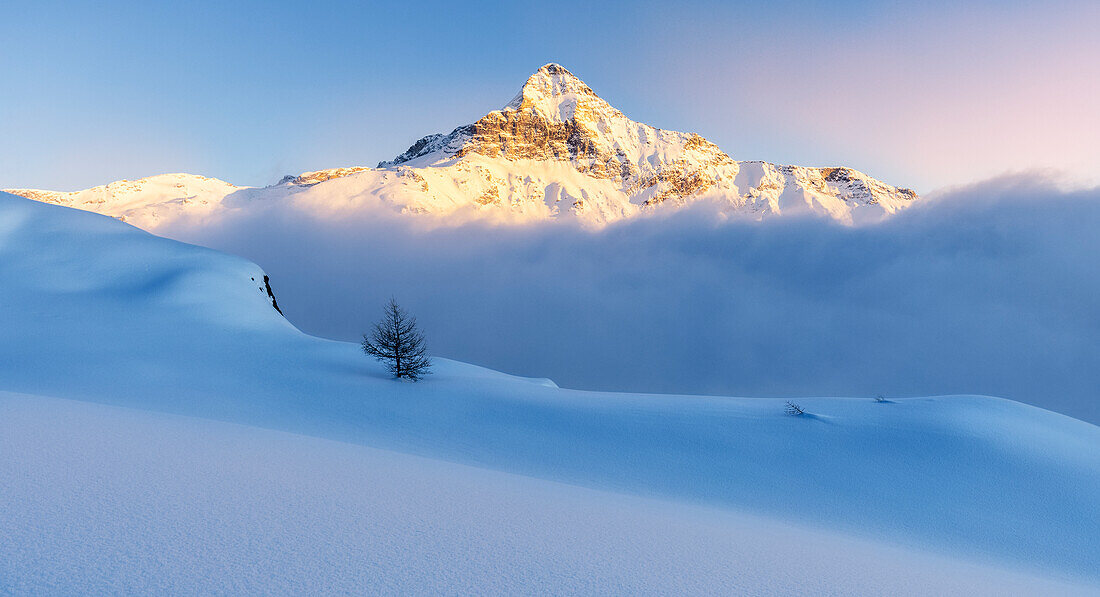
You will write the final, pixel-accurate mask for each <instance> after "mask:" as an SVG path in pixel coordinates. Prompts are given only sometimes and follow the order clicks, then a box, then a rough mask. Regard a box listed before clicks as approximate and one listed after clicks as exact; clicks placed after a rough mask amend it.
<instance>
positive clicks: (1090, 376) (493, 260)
mask: <svg viewBox="0 0 1100 597" xmlns="http://www.w3.org/2000/svg"><path fill="white" fill-rule="evenodd" d="M718 220H720V218H716V217H715V214H713V213H710V212H708V210H707V208H699V209H693V210H687V211H683V212H680V213H677V214H674V215H670V216H660V217H651V218H643V219H640V220H636V221H631V222H626V223H621V224H618V225H614V226H611V227H608V228H606V229H604V230H601V231H584V230H579V229H576V228H573V227H570V226H565V225H543V226H532V227H519V228H513V227H488V226H477V225H470V226H464V227H461V228H451V229H438V228H437V229H434V230H427V229H423V228H422V227H421V226H420V225H419V224H418V223H417V221H416V219H415V218H404V217H399V216H395V215H393V214H392V213H390V212H389V211H388V210H387V209H385V208H379V209H377V210H368V211H363V212H359V213H357V214H356V215H355V216H354V217H350V218H347V217H345V218H344V219H342V220H340V221H338V222H337V221H334V220H328V219H325V220H321V219H317V218H312V217H306V216H304V215H303V214H302V213H300V212H298V211H296V210H295V209H294V208H293V207H291V206H273V205H270V204H258V205H255V206H249V207H246V208H244V209H242V210H238V211H236V212H234V213H233V215H232V216H231V217H229V218H226V219H225V220H224V221H223V222H221V223H220V224H218V225H215V226H209V225H208V226H204V227H184V226H179V227H176V228H175V229H172V230H161V231H159V233H161V234H165V235H166V236H171V237H175V238H179V239H181V240H185V241H188V242H194V243H197V244H203V245H207V246H210V247H214V248H217V249H220V250H224V251H228V252H232V253H236V254H239V255H243V256H245V257H247V258H249V259H252V260H254V261H256V262H257V263H259V264H260V265H261V266H262V267H264V269H265V270H266V271H267V272H268V273H269V274H270V275H271V278H272V284H273V287H274V289H275V292H276V294H277V296H278V298H279V304H280V306H281V307H283V310H284V312H285V313H286V315H287V317H288V318H289V319H290V320H291V321H293V322H294V323H295V324H296V325H298V326H299V327H300V328H301V329H302V330H304V331H306V332H309V333H312V334H316V335H320V336H325V337H330V338H339V339H347V340H357V339H358V338H359V335H360V334H361V333H362V331H364V330H366V329H367V328H368V325H369V323H370V322H372V321H374V320H375V319H376V318H377V317H378V315H379V312H380V308H381V305H382V304H383V302H384V301H385V300H386V299H388V298H389V297H390V296H391V295H392V296H394V297H396V298H397V300H398V301H399V302H400V303H402V304H403V305H405V306H406V307H408V308H409V309H410V310H411V311H412V312H413V313H415V314H416V315H417V316H418V318H419V320H420V322H421V323H422V325H423V327H424V328H425V330H426V331H427V334H428V340H429V343H430V347H431V349H432V351H433V352H434V353H435V354H438V355H442V356H448V357H452V358H455V359H459V360H463V361H468V362H472V363H478V364H482V365H485V366H488V367H492V368H494V369H500V370H503V371H507V372H510V373H515V374H519V375H529V376H538V377H550V378H552V379H554V380H555V381H556V382H558V384H559V385H562V386H564V387H574V388H590V389H605V390H630V391H650V392H671V393H712V394H729V395H746V396H795V395H853V396H873V395H875V394H885V395H887V396H908V395H928V394H945V393H977V394H991V395H997V396H1002V397H1006V398H1012V399H1015V400H1020V401H1023V402H1027V403H1030V404H1034V405H1037V406H1041V407H1043V408H1048V409H1052V410H1055V411H1059V412H1062V413H1065V414H1068V415H1071V416H1074V417H1078V418H1081V419H1084V420H1087V421H1090V422H1093V423H1100V299H1098V297H1100V238H1098V235H1100V232H1098V231H1100V189H1092V190H1084V191H1063V190H1059V189H1058V188H1057V187H1056V186H1055V185H1054V184H1052V183H1050V182H1047V181H1045V180H1044V179H1042V178H1041V177H1036V176H1019V177H1006V178H1001V179H996V180H992V181H988V182H985V183H982V184H978V185H974V186H971V187H966V188H961V189H956V190H953V191H950V192H946V193H944V194H942V195H940V196H939V197H938V198H936V199H934V200H931V201H928V202H927V203H926V204H924V205H919V206H917V207H914V208H913V209H911V210H909V211H908V212H906V213H904V214H901V215H900V216H898V217H895V218H893V219H892V220H890V221H888V222H886V223H884V224H881V225H877V226H872V227H863V228H844V227H841V226H838V225H835V224H832V223H830V222H826V221H822V220H808V219H807V220H801V219H800V220H788V219H779V218H775V219H772V220H769V221H766V222H763V223H747V222H736V221H727V222H720V223H716V221H718Z"/></svg>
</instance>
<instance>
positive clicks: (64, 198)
mask: <svg viewBox="0 0 1100 597" xmlns="http://www.w3.org/2000/svg"><path fill="white" fill-rule="evenodd" d="M167 176H169V175H166V176H162V177H153V178H151V179H143V180H141V181H135V182H132V183H131V182H129V181H122V183H112V184H109V185H105V186H103V187H96V188H95V189H89V190H87V191H78V192H75V193H57V192H52V191H38V190H30V189H14V190H10V192H13V193H16V194H19V195H24V196H27V197H31V198H36V199H39V200H45V201H49V202H53V203H61V204H64V205H71V206H74V207H82V208H84V209H90V210H93V211H99V212H102V213H107V214H110V215H114V216H119V217H125V218H126V219H127V220H128V221H131V222H133V223H135V224H137V225H139V226H144V227H147V228H151V227H156V226H158V225H160V224H161V223H163V222H164V221H167V220H171V219H175V218H176V217H179V216H183V215H187V216H201V217H211V216H214V215H216V213H217V212H218V211H219V210H220V209H222V208H223V207H225V206H223V205H222V203H223V202H222V200H223V199H225V198H226V197H228V196H229V195H230V194H231V195H232V196H233V199H232V201H230V203H232V204H233V205H235V206H239V205H241V204H243V203H244V202H247V201H250V200H254V199H272V198H278V197H281V196H285V195H294V200H295V203H296V205H298V206H303V207H308V206H310V205H314V206H316V207H317V209H318V210H319V211H331V208H333V207H334V205H335V204H339V206H340V208H341V209H346V208H347V207H348V206H349V205H352V206H355V205H366V204H378V203H382V204H383V205H386V206H389V207H391V208H394V209H397V210H398V211H401V212H403V213H410V214H429V215H435V216H441V217H443V218H444V219H443V220H442V222H443V223H444V224H447V223H451V222H454V223H459V222H462V221H467V220H469V219H486V218H487V219H490V220H493V221H498V222H502V223H518V222H530V221H538V220H548V219H574V220H576V221H578V222H580V223H582V224H588V225H597V226H598V225H603V224H607V223H610V222H614V221H617V220H622V219H626V218H630V217H634V216H637V215H639V214H642V213H645V212H647V211H655V210H658V209H660V210H667V209H675V208H678V207H682V206H686V205H689V204H694V203H700V202H702V203H707V204H710V205H712V206H716V207H717V208H718V209H719V210H720V211H721V212H723V213H726V214H729V215H735V216H743V217H750V218H757V219H759V218H763V217H769V216H776V215H791V214H817V215H822V216H826V217H829V218H832V219H835V220H838V221H840V222H843V223H846V224H858V223H863V222H874V221H878V220H881V219H882V218H884V217H887V216H889V215H892V214H894V213H896V212H897V211H899V210H902V209H904V208H906V207H908V206H909V205H910V204H911V203H912V202H913V201H914V200H915V199H916V198H917V196H916V194H915V193H914V192H913V191H911V190H909V189H901V188H897V187H894V186H891V185H888V184H886V183H883V182H881V181H878V180H875V179H874V178H871V177H870V176H867V175H866V174H863V173H862V172H859V171H858V170H854V169H851V168H843V167H834V168H810V167H799V166H778V165H775V164H770V163H767V162H741V161H737V160H734V159H733V158H731V157H730V156H729V155H727V154H726V153H725V152H724V151H722V150H721V149H719V148H718V146H717V145H715V144H713V143H711V142H710V141H707V140H706V139H704V138H703V137H702V136H700V135H698V134H695V133H681V132H676V131H668V130H663V129H659V128H656V127H652V126H650V125H648V124H644V123H640V122H635V121H633V120H631V119H629V118H627V117H626V116H625V115H624V114H623V113H622V112H620V111H619V110H617V109H615V108H614V107H613V106H612V105H611V104H609V103H608V102H606V101H604V100H603V99H602V98H600V96H598V95H597V94H596V92H595V91H593V90H592V88H591V87H589V86H588V85H586V84H585V83H584V81H582V80H581V79H579V78H578V77H577V76H575V75H574V74H573V73H571V72H570V71H569V70H567V69H566V68H565V67H563V66H561V65H559V64H554V63H550V64H546V65H544V66H542V67H541V68H539V69H538V70H537V71H535V72H534V74H532V75H531V76H530V77H528V78H527V81H526V82H525V83H524V84H523V86H522V87H521V88H520V91H519V93H518V94H516V96H515V97H514V98H513V99H512V100H511V101H510V102H508V103H507V104H506V105H505V106H504V107H503V108H501V109H500V110H494V111H492V112H489V113H488V114H486V115H485V116H483V117H482V118H481V119H479V120H478V121H477V122H474V123H472V124H466V125H462V126H459V127H457V128H455V129H454V130H453V131H451V132H450V133H448V134H442V133H436V134H432V135H428V136H425V137H422V138H421V139H419V140H418V141H416V142H415V143H413V144H412V146H411V147H409V148H408V149H407V150H406V151H405V152H404V153H401V154H400V155H398V156H396V157H394V158H393V159H392V160H389V161H384V162H381V163H379V164H378V166H377V168H367V167H350V168H337V169H331V170H320V171H316V172H306V173H304V174H301V175H298V176H288V177H286V178H284V179H283V180H282V181H280V183H279V184H277V185H273V186H271V187H266V188H263V189H247V188H238V187H234V186H233V185H230V184H228V183H222V182H221V181H213V180H212V179H205V178H203V177H193V176H191V175H170V177H171V180H168V179H167V178H166V177H167ZM334 179H341V182H340V183H339V184H336V183H330V182H329V181H333V180H334Z"/></svg>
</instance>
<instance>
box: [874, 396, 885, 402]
mask: <svg viewBox="0 0 1100 597" xmlns="http://www.w3.org/2000/svg"><path fill="white" fill-rule="evenodd" d="M875 402H886V396H883V395H882V394H879V395H878V396H875Z"/></svg>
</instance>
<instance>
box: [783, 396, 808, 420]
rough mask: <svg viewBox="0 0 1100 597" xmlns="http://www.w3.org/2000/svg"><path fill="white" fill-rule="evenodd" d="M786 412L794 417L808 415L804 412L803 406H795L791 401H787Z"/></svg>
mask: <svg viewBox="0 0 1100 597" xmlns="http://www.w3.org/2000/svg"><path fill="white" fill-rule="evenodd" d="M786 412H787V414H788V415H791V416H792V417H797V416H799V415H804V414H806V411H804V410H802V407H801V406H799V405H797V404H795V403H794V402H791V401H790V400H788V401H787V407H786Z"/></svg>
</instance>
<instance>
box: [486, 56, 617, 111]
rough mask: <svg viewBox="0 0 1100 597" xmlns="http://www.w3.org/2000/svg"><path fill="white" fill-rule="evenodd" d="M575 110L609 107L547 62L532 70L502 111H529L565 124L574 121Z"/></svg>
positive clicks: (592, 92) (594, 94)
mask: <svg viewBox="0 0 1100 597" xmlns="http://www.w3.org/2000/svg"><path fill="white" fill-rule="evenodd" d="M578 107H580V108H581V109H582V110H587V111H597V110H600V111H602V110H603V109H605V108H611V106H610V104H608V103H607V102H605V101H603V100H602V99H600V97H599V96H598V95H596V92H594V91H592V88H591V87H589V86H588V85H585V83H584V81H581V80H580V79H579V78H577V76H576V75H574V74H573V73H571V72H569V71H568V70H567V69H566V68H565V67H563V66H561V65H560V64H555V63H553V62H551V63H549V64H545V65H543V66H542V67H541V68H539V69H538V70H537V71H535V73H534V74H532V75H531V76H530V77H529V78H528V79H527V82H526V83H524V84H523V88H522V89H520V91H519V93H518V94H516V97H514V98H512V101H510V102H508V105H506V106H504V108H503V110H502V111H522V110H533V111H535V112H537V113H538V114H540V115H541V116H543V117H545V118H546V119H547V120H549V121H551V122H565V121H567V120H571V119H573V118H574V116H575V115H576V113H577V108H578ZM612 110H614V109H613V108H612ZM615 111H616V112H617V110H615Z"/></svg>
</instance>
